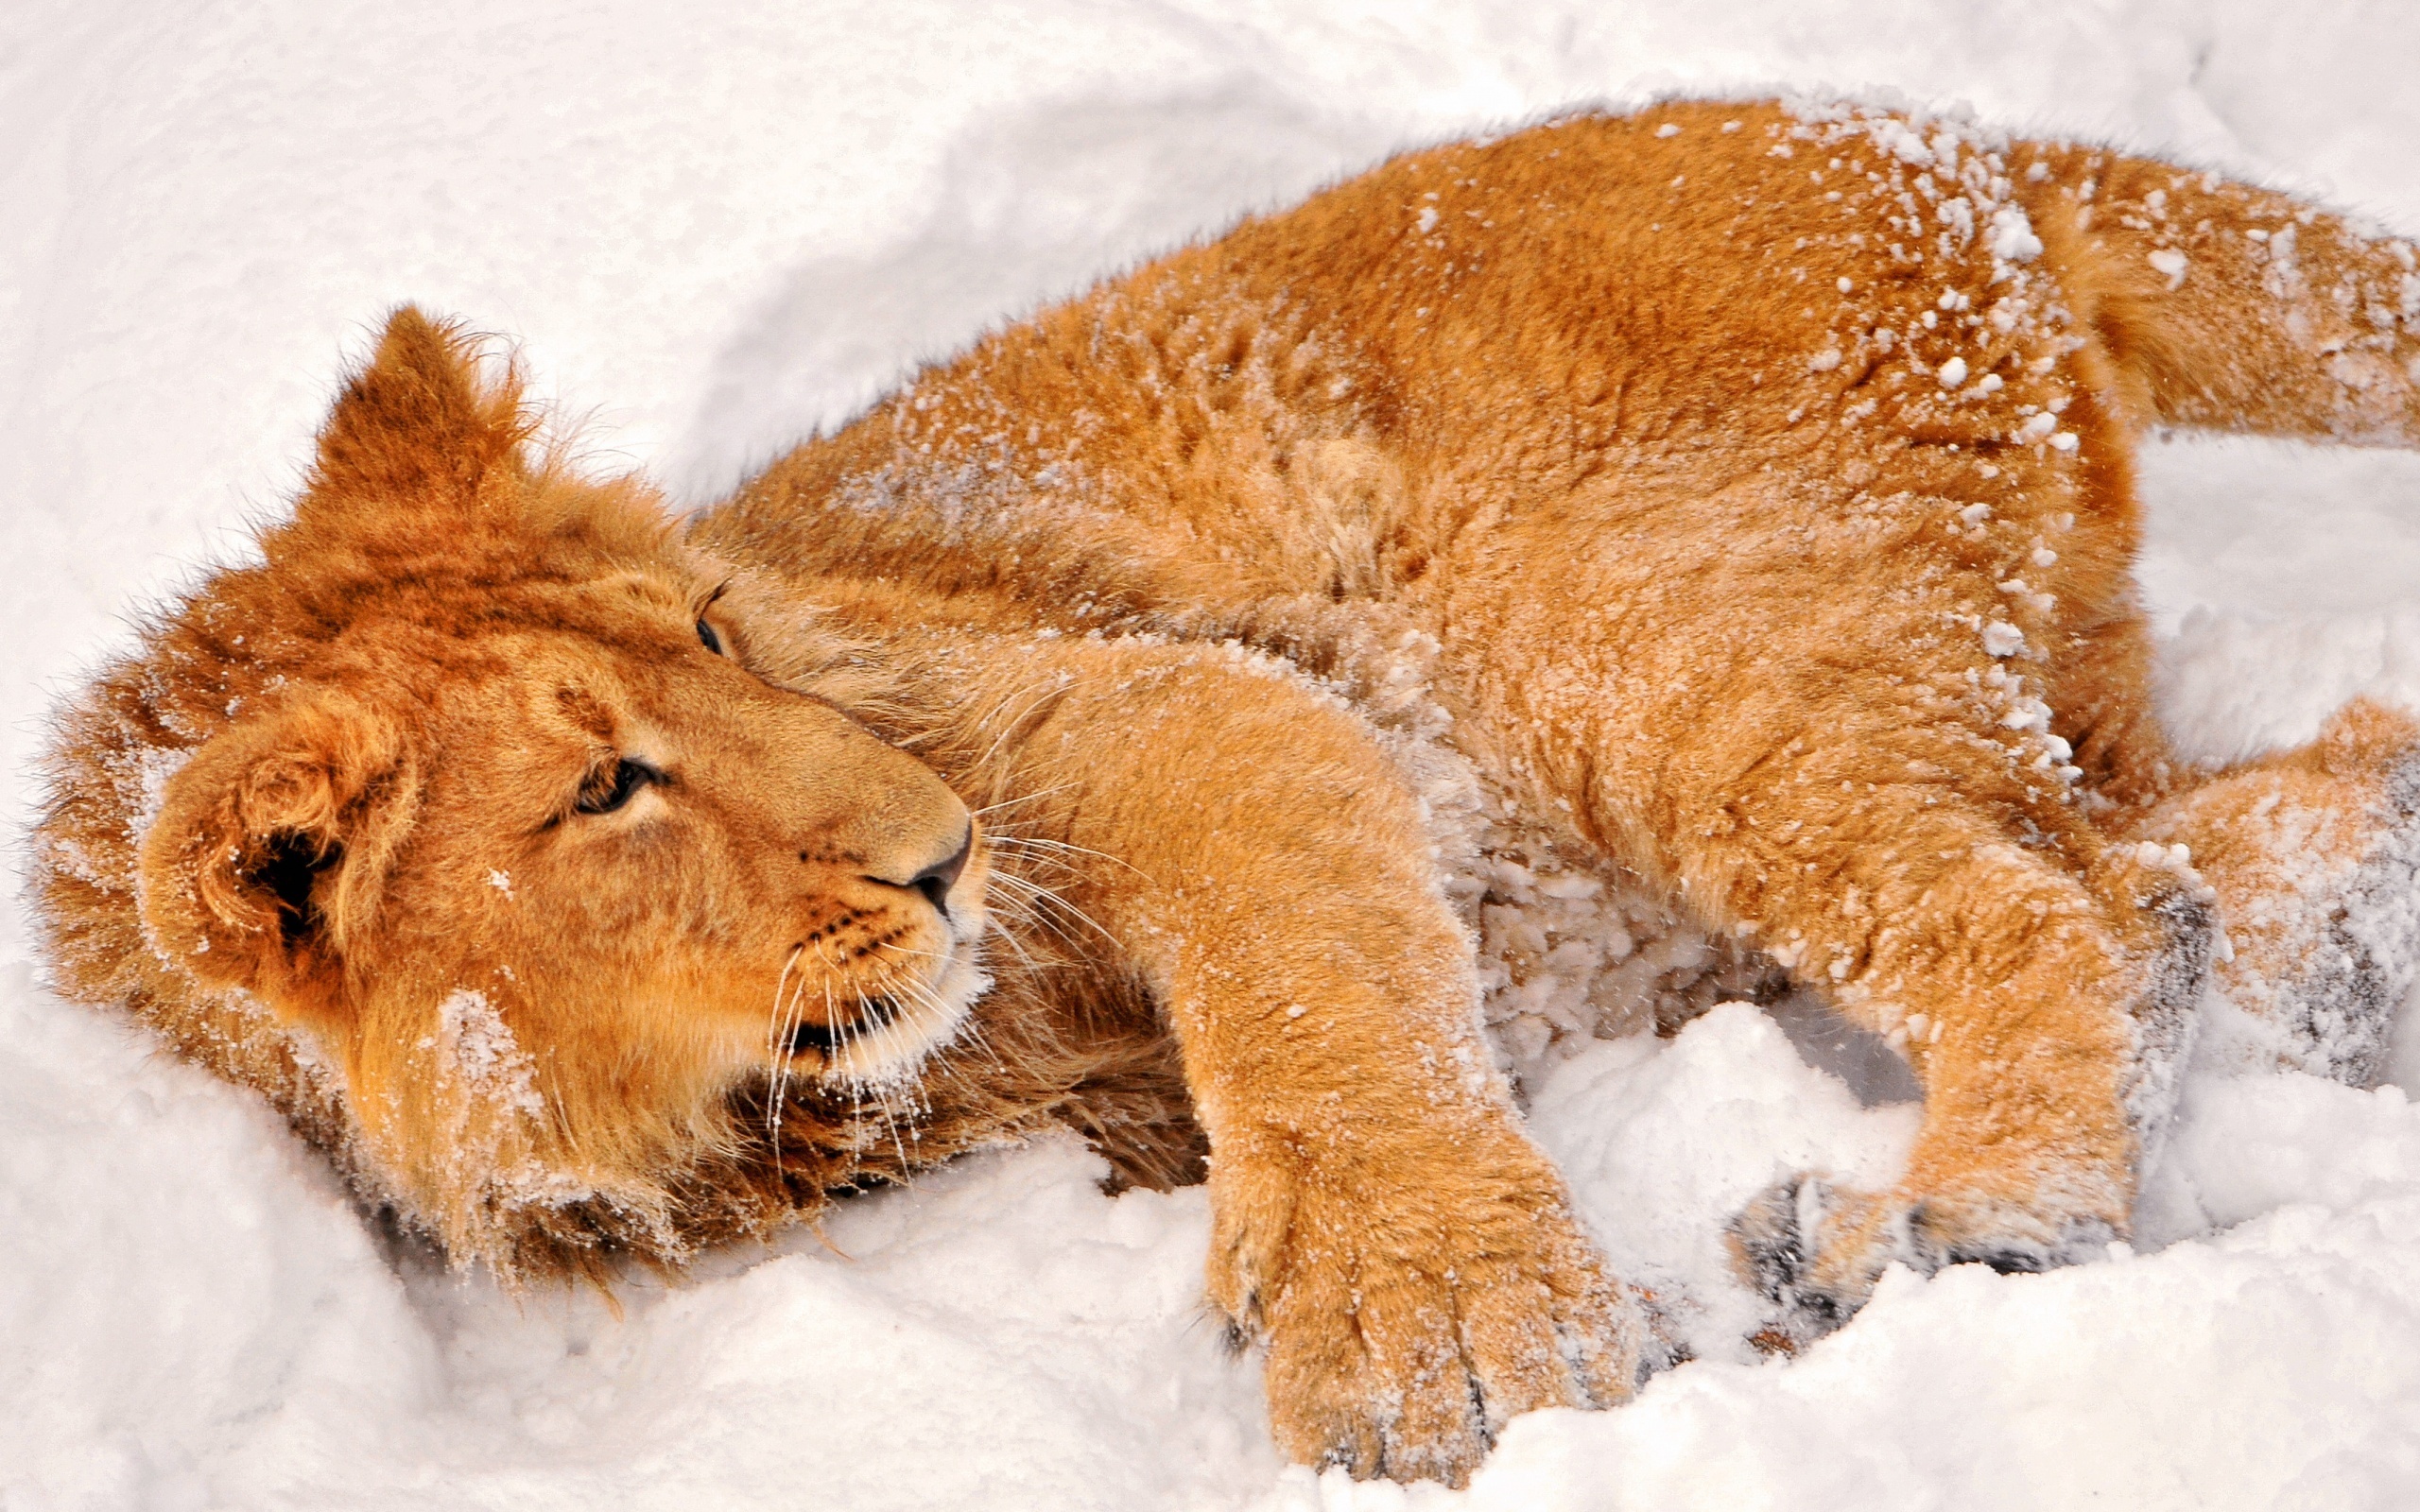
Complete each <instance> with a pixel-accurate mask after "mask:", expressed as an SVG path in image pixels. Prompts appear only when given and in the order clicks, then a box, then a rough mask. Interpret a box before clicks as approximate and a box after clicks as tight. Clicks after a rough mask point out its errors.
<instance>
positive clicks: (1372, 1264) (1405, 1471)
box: [1212, 1146, 1649, 1486]
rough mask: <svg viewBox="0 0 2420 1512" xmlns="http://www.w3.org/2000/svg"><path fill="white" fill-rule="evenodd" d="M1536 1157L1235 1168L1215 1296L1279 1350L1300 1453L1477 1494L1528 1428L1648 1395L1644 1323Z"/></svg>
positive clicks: (1290, 1428) (1293, 1450)
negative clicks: (1489, 1456)
mask: <svg viewBox="0 0 2420 1512" xmlns="http://www.w3.org/2000/svg"><path fill="white" fill-rule="evenodd" d="M1520 1153H1521V1154H1522V1155H1523V1156H1525V1157H1526V1159H1525V1160H1520V1161H1518V1162H1517V1163H1518V1164H1519V1165H1521V1166H1525V1167H1528V1169H1527V1170H1524V1171H1517V1172H1516V1173H1515V1174H1513V1175H1511V1176H1506V1175H1505V1174H1503V1173H1502V1172H1501V1171H1494V1172H1486V1171H1483V1170H1482V1169H1481V1167H1480V1166H1479V1163H1478V1162H1475V1161H1456V1162H1455V1163H1454V1164H1453V1166H1452V1167H1451V1168H1447V1169H1435V1168H1432V1169H1431V1170H1429V1171H1426V1172H1423V1173H1417V1174H1415V1177H1414V1178H1413V1179H1411V1180H1409V1181H1407V1180H1406V1179H1404V1177H1402V1176H1401V1175H1400V1174H1391V1175H1389V1176H1388V1177H1380V1178H1378V1179H1362V1178H1357V1176H1356V1174H1355V1173H1353V1172H1350V1171H1339V1170H1333V1169H1326V1170H1322V1169H1320V1168H1318V1167H1316V1166H1312V1167H1309V1168H1307V1169H1305V1170H1304V1171H1303V1172H1302V1173H1301V1174H1300V1175H1299V1176H1295V1177H1291V1178H1290V1179H1289V1178H1288V1177H1287V1176H1285V1175H1282V1174H1280V1173H1276V1172H1270V1171H1261V1172H1257V1173H1254V1174H1253V1175H1252V1176H1248V1177H1247V1176H1242V1175H1241V1174H1240V1173H1236V1172H1235V1171H1234V1167H1232V1166H1230V1167H1228V1168H1227V1169H1226V1170H1225V1171H1222V1173H1221V1178H1217V1179H1218V1185H1219V1186H1221V1187H1223V1188H1225V1190H1224V1191H1221V1192H1219V1194H1218V1196H1217V1203H1218V1210H1219V1235H1218V1243H1217V1247H1216V1248H1215V1249H1214V1252H1213V1256H1212V1291H1213V1294H1214V1297H1215V1298H1216V1300H1217V1301H1218V1302H1219V1304H1220V1305H1221V1306H1223V1307H1225V1308H1226V1309H1227V1311H1228V1314H1229V1315H1230V1316H1231V1317H1234V1318H1235V1319H1236V1320H1237V1322H1238V1323H1239V1324H1241V1325H1243V1326H1244V1327H1245V1328H1246V1329H1247V1330H1248V1331H1249V1332H1253V1333H1256V1334H1258V1335H1259V1336H1260V1337H1261V1338H1262V1339H1263V1340H1264V1341H1265V1343H1266V1345H1267V1348H1268V1366H1267V1384H1268V1393H1269V1406H1270V1420H1271V1428H1272V1429H1273V1431H1274V1433H1275V1435H1276V1437H1277V1441H1278V1444H1279V1446H1280V1447H1281V1448H1282V1449H1283V1450H1284V1451H1285V1452H1287V1453H1288V1455H1289V1456H1291V1457H1292V1458H1294V1459H1295V1460H1297V1461H1300V1462H1303V1463H1306V1464H1313V1465H1326V1464H1337V1465H1343V1466H1345V1467H1346V1468H1348V1469H1350V1470H1351V1471H1352V1473H1353V1474H1354V1475H1355V1476H1357V1477H1361V1478H1367V1477H1371V1476H1376V1475H1385V1476H1390V1477H1392V1478H1393V1479H1396V1480H1403V1481H1412V1480H1439V1481H1443V1482H1445V1483H1447V1484H1448V1485H1452V1486H1461V1485H1462V1484H1463V1483H1464V1482H1465V1481H1467V1480H1468V1479H1469V1476H1470V1473H1471V1471H1472V1470H1473V1469H1475V1468H1476V1467H1477V1466H1478V1462H1479V1460H1480V1458H1481V1457H1482V1456H1484V1455H1485V1453H1486V1452H1487V1449H1488V1446H1489V1445H1490V1444H1491V1443H1493V1442H1494V1440H1495V1434H1496V1432H1497V1431H1498V1430H1499V1429H1501V1428H1502V1426H1503V1425H1504V1423H1505V1422H1506V1421H1507V1420H1509V1419H1510V1418H1512V1417H1515V1416H1516V1415H1518V1414H1521V1413H1525V1412H1528V1411H1530V1410H1531V1409H1532V1408H1537V1407H1590V1406H1597V1407H1603V1406H1612V1405H1614V1404H1615V1403H1616V1402H1620V1401H1623V1400H1627V1399H1628V1398H1629V1397H1630V1395H1631V1393H1632V1391H1633V1390H1634V1387H1635V1385H1636V1382H1637V1377H1638V1373H1639V1370H1640V1367H1641V1362H1642V1360H1643V1359H1644V1358H1645V1357H1646V1355H1647V1352H1648V1345H1649V1337H1648V1332H1647V1329H1646V1327H1645V1324H1644V1322H1643V1320H1642V1317H1641V1310H1640V1309H1639V1307H1638V1306H1637V1305H1636V1304H1635V1303H1634V1301H1633V1299H1632V1298H1631V1297H1630V1295H1629V1294H1628V1293H1627V1292H1626V1291H1625V1290H1624V1288H1622V1287H1621V1286H1620V1285H1619V1284H1618V1283H1616V1281H1615V1280H1613V1279H1612V1278H1611V1277H1610V1276H1609V1275H1607V1273H1606V1271H1605V1268H1604V1264H1603V1262H1602V1260H1601V1259H1600V1258H1599V1255H1598V1253H1597V1250H1596V1246H1594V1245H1593V1244H1591V1243H1590V1241H1589V1240H1588V1238H1587V1237H1586V1235H1584V1234H1583V1233H1582V1232H1581V1230H1580V1228H1579V1225H1578V1224H1577V1223H1576V1222H1575V1221H1574V1219H1573V1217H1572V1214H1571V1211H1570V1209H1569V1206H1568V1204H1567V1202H1566V1201H1565V1198H1564V1193H1563V1190H1562V1184H1561V1182H1560V1181H1559V1180H1557V1179H1556V1177H1554V1175H1553V1173H1552V1171H1551V1169H1550V1168H1548V1167H1547V1166H1546V1164H1545V1162H1544V1160H1542V1159H1539V1158H1538V1157H1536V1156H1535V1154H1534V1152H1530V1151H1529V1150H1528V1149H1527V1148H1526V1146H1523V1147H1522V1149H1521V1152H1520ZM1419 1177H1426V1178H1427V1179H1425V1180H1424V1179H1420V1178H1419Z"/></svg>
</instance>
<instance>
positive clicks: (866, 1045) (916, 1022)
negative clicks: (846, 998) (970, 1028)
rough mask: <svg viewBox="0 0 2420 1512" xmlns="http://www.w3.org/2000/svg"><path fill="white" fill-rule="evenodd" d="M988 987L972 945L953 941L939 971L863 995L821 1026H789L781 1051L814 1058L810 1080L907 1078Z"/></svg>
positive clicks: (856, 1082)
mask: <svg viewBox="0 0 2420 1512" xmlns="http://www.w3.org/2000/svg"><path fill="white" fill-rule="evenodd" d="M991 985H992V979H991V977H990V976H989V975H987V974H986V973H985V972H984V971H983V966H982V953H981V951H980V948H979V947H978V945H977V940H976V939H975V938H971V937H966V936H959V937H958V938H956V939H954V940H953V941H952V944H951V949H950V951H949V954H948V955H947V956H945V957H944V958H943V964H942V970H941V971H939V972H938V973H936V974H935V975H933V976H932V977H931V978H929V979H927V980H925V981H922V982H920V983H919V984H918V985H917V986H915V987H914V988H911V989H909V990H907V991H903V992H897V993H890V992H882V993H871V992H870V993H867V994H866V995H865V996H863V997H859V998H857V999H856V1002H855V1004H854V1005H852V1010H851V1011H848V1012H846V1013H845V1014H839V1013H836V1014H834V1015H833V1017H832V1018H831V1020H830V1021H829V1022H822V1023H811V1022H805V1021H804V1020H803V1019H802V1021H801V1022H798V1023H796V1024H793V1025H791V1026H790V1028H789V1040H788V1048H789V1053H790V1054H791V1055H793V1056H805V1055H812V1056H814V1057H815V1058H816V1059H817V1060H819V1061H821V1065H820V1066H818V1067H817V1068H816V1073H815V1074H816V1076H817V1079H819V1080H821V1081H822V1082H825V1083H827V1084H830V1085H836V1086H839V1087H842V1088H873V1087H881V1086H886V1085H889V1084H890V1083H893V1082H903V1081H908V1080H912V1079H913V1078H914V1077H915V1076H916V1074H917V1073H918V1072H919V1070H920V1069H921V1068H922V1067H923V1065H924V1062H925V1057H927V1056H929V1055H931V1054H932V1053H933V1052H934V1051H936V1050H938V1049H940V1048H941V1047H942V1045H945V1044H947V1043H948V1042H949V1041H950V1040H953V1039H955V1038H957V1036H958V1033H959V1030H960V1029H961V1028H963V1027H964V1026H965V1023H966V1021H967V1017H968V1014H969V1013H970V1011H971V1010H972V1009H973V1007H974V1005H975V1000H976V999H977V997H980V996H981V995H982V994H983V991H984V989H985V988H989V987H990V986H991ZM835 1006H836V1007H837V1006H838V1005H835Z"/></svg>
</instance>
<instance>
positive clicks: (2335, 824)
mask: <svg viewBox="0 0 2420 1512" xmlns="http://www.w3.org/2000/svg"><path fill="white" fill-rule="evenodd" d="M2133 834H2134V835H2135V837H2136V838H2138V839H2139V840H2140V841H2141V842H2142V843H2144V844H2151V845H2173V844H2183V845H2185V846H2187V848H2188V849H2189V851H2190V852H2191V855H2192V859H2193V864H2194V866H2195V867H2196V868H2198V869H2199V870H2200V872H2201V873H2202V875H2203V876H2204V878H2206V879H2207V880H2208V882H2209V883H2210V885H2212V886H2213V887H2215V888H2216V889H2217V891H2218V895H2219V902H2220V908H2221V920H2222V922H2223V924H2224V926H2225V929H2226V938H2227V941H2228V943H2229V944H2230V945H2231V946H2232V951H2231V952H2222V953H2221V956H2222V958H2221V961H2220V963H2219V966H2218V971H2217V977H2218V983H2219V986H2220V988H2221V989H2222V990H2223V991H2224V992H2225V993H2226V994H2227V996H2228V998H2229V1000H2230V1001H2232V1002H2233V1003H2234V1004H2235V1005H2237V1006H2238V1007H2239V1008H2242V1009H2244V1010H2245V1011H2246V1012H2248V1013H2250V1014H2252V1015H2253V1016H2254V1017H2255V1018H2256V1020H2257V1021H2259V1022H2261V1023H2263V1024H2265V1025H2267V1026H2268V1027H2269V1028H2270V1029H2271V1030H2272V1031H2273V1033H2274V1036H2275V1040H2274V1045H2275V1049H2276V1054H2277V1056H2278V1057H2279V1058H2280V1059H2281V1060H2283V1061H2285V1062H2287V1063H2289V1064H2291V1065H2296V1066H2299V1067H2301V1068H2302V1069H2304V1070H2307V1071H2310V1072H2313V1073H2315V1074H2320V1075H2324V1076H2330V1077H2333V1078H2335V1079H2336V1080H2339V1081H2343V1082H2348V1083H2350V1084H2352V1085H2354V1086H2357V1087H2358V1086H2367V1085H2370V1084H2372V1083H2374V1082H2376V1081H2377V1079H2378V1078H2379V1077H2380V1075H2381V1074H2383V1073H2384V1072H2385V1069H2386V1056H2387V1046H2388V1040H2389V1036H2390V1034H2391V1033H2392V1031H2393V1028H2394V1015H2395V1012H2396V1010H2397V1008H2399V1007H2400V1005H2402V1003H2403V999H2404V996H2405V994H2406V993H2407V992H2409V991H2410V990H2411V985H2412V982H2413V980H2414V978H2415V977H2420V719H2415V718H2414V717H2413V716H2412V715H2411V714H2410V713H2404V712H2402V711H2400V710H2394V709H2389V708H2386V707H2385V706H2383V705H2380V704H2377V703H2373V702H2370V701H2369V700H2367V699H2359V700H2356V701H2355V702H2353V703H2352V704H2349V705H2347V706H2346V707H2345V708H2344V709H2342V711H2340V712H2339V713H2337V714H2336V715H2335V716H2334V717H2333V718H2331V719H2330V720H2329V721H2328V722H2327V724H2326V726H2325V728H2324V729H2323V730H2321V732H2320V736H2319V738H2318V739H2317V740H2315V741H2313V742H2311V743H2310V744H2309V745H2308V746H2305V747H2302V748H2301V749H2299V750H2294V751H2290V752H2287V753H2285V754H2283V755H2278V756H2272V757H2266V758H2263V759H2261V760H2258V761H2253V762H2247V763H2245V764H2243V765H2239V766H2236V767H2233V768H2231V769H2229V770H2227V771H2224V772H2221V773H2220V774H2219V775H2218V776H2216V777H2214V778H2212V779H2211V780H2209V781H2208V782H2204V783H2202V784H2201V785H2199V786H2197V787H2194V788H2191V789H2189V790H2187V791H2186V792H2183V793H2180V794H2178V795H2176V796H2175V797H2172V798H2170V799H2168V800H2167V801H2166V802H2164V803H2162V804H2160V805H2159V806H2158V807H2157V808H2156V809H2154V810H2153V811H2152V813H2151V814H2150V815H2149V816H2147V817H2146V818H2145V819H2144V820H2143V822H2142V823H2141V824H2139V825H2138V826H2136V827H2135V830H2134V831H2133Z"/></svg>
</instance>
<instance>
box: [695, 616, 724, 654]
mask: <svg viewBox="0 0 2420 1512" xmlns="http://www.w3.org/2000/svg"><path fill="white" fill-rule="evenodd" d="M698 644H700V645H702V646H704V647H705V648H706V649H707V650H709V651H712V652H713V653H714V654H715V655H717V656H720V655H722V637H721V636H719V635H717V634H716V633H715V627H713V626H711V625H709V624H707V623H706V622H705V621H704V620H700V621H699V622H698Z"/></svg>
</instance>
